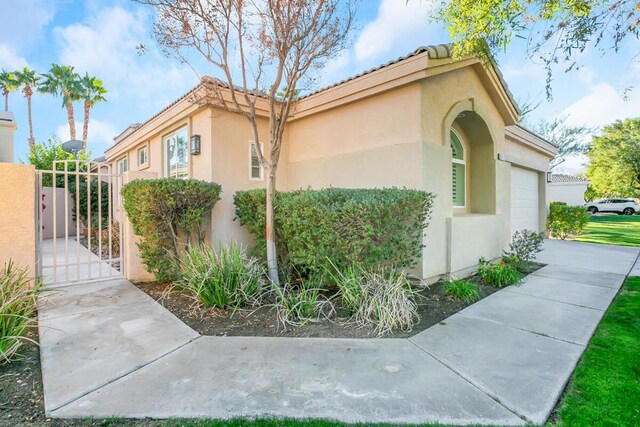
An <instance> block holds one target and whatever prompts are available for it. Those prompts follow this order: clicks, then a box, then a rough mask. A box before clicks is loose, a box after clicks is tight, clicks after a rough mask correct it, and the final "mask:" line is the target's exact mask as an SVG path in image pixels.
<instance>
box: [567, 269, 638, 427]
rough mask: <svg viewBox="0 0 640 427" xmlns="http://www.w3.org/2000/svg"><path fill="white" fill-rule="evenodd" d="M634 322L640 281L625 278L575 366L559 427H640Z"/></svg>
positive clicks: (636, 318)
mask: <svg viewBox="0 0 640 427" xmlns="http://www.w3.org/2000/svg"><path fill="white" fill-rule="evenodd" d="M639 319H640V277H630V278H628V279H627V280H626V281H625V283H624V285H623V288H622V289H621V290H620V293H619V294H618V296H617V297H616V298H615V299H614V301H613V303H612V304H611V306H610V307H609V310H608V311H607V313H606V314H605V316H604V318H603V319H602V322H601V323H600V325H599V326H598V329H597V330H596V332H595V334H594V336H593V338H592V339H591V342H590V343H589V346H588V347H587V349H586V351H585V353H584V355H583V356H582V359H581V360H580V363H579V364H578V367H577V368H576V371H575V373H574V375H573V377H572V379H571V381H570V383H569V386H568V389H567V392H566V395H565V396H564V398H563V400H562V403H561V404H560V406H559V410H558V412H557V417H556V418H557V423H558V424H559V425H562V426H587V425H608V426H637V425H640V410H638V402H640V358H639V357H638V355H639V354H640V321H639Z"/></svg>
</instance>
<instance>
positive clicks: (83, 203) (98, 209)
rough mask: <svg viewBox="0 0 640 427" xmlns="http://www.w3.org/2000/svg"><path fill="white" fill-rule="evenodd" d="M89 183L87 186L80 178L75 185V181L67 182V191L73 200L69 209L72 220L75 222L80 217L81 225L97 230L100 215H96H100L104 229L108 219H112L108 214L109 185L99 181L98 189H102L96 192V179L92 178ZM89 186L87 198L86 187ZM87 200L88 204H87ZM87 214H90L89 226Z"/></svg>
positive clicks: (84, 180)
mask: <svg viewBox="0 0 640 427" xmlns="http://www.w3.org/2000/svg"><path fill="white" fill-rule="evenodd" d="M89 182H90V184H87V180H86V178H83V177H80V179H79V180H78V183H77V185H76V181H75V180H69V184H68V187H67V189H68V191H69V194H70V195H71V198H72V199H73V206H72V207H71V211H72V213H73V220H74V221H76V220H77V218H78V216H80V219H81V220H82V223H83V224H84V225H85V226H86V227H87V228H91V229H94V230H98V229H99V227H100V224H98V218H99V216H100V215H98V214H101V216H102V224H101V226H102V228H103V229H104V228H105V227H108V224H109V219H112V218H111V216H112V215H111V214H110V213H109V183H107V182H106V181H100V187H102V188H101V189H100V190H98V179H97V178H95V177H94V178H92V179H90V180H89ZM89 186H90V187H91V188H90V189H89V191H88V193H89V197H87V187H89ZM76 188H77V190H76ZM98 196H100V197H98ZM76 198H77V201H76ZM89 200H90V202H89V203H90V204H89V203H88V201H89ZM76 203H77V206H76ZM77 208H79V209H80V215H78V209H77ZM89 213H90V214H91V224H89Z"/></svg>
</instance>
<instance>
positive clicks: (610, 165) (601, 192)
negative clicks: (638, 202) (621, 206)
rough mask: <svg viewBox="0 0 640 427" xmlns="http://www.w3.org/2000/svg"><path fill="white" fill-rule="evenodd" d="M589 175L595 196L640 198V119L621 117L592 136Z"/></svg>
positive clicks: (589, 153) (587, 173)
mask: <svg viewBox="0 0 640 427" xmlns="http://www.w3.org/2000/svg"><path fill="white" fill-rule="evenodd" d="M588 156H589V159H590V162H589V167H588V168H587V172H586V175H587V177H588V178H589V179H590V180H591V189H592V190H593V195H595V196H596V197H635V198H638V197H640V118H635V119H626V120H618V121H616V122H615V123H613V124H611V125H608V126H605V128H604V133H603V134H602V135H600V136H597V137H595V138H593V144H592V146H591V149H590V150H589V152H588Z"/></svg>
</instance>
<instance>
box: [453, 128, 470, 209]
mask: <svg viewBox="0 0 640 427" xmlns="http://www.w3.org/2000/svg"><path fill="white" fill-rule="evenodd" d="M451 154H452V156H451V157H452V159H451V161H452V173H451V192H452V197H453V206H454V207H456V208H463V207H465V206H466V182H467V159H466V155H465V154H466V153H465V152H464V144H463V142H462V139H461V138H460V135H458V133H457V132H456V131H455V130H453V129H451Z"/></svg>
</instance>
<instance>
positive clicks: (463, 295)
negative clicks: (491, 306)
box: [444, 279, 482, 303]
mask: <svg viewBox="0 0 640 427" xmlns="http://www.w3.org/2000/svg"><path fill="white" fill-rule="evenodd" d="M444 291H445V292H446V293H447V295H449V296H450V297H451V298H453V299H456V300H460V301H464V302H466V303H472V302H475V301H478V300H479V299H480V298H482V292H481V291H480V288H478V285H476V284H475V283H472V282H469V281H468V280H464V279H458V280H452V281H449V282H447V283H445V285H444Z"/></svg>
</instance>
